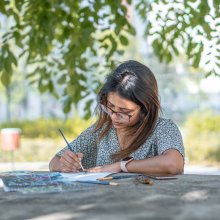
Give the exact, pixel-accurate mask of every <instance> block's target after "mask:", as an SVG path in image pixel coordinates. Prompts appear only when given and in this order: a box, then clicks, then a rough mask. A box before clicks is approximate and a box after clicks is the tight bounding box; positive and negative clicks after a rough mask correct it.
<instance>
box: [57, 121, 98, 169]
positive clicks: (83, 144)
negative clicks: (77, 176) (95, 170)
mask: <svg viewBox="0 0 220 220" xmlns="http://www.w3.org/2000/svg"><path fill="white" fill-rule="evenodd" d="M97 139H98V134H97V132H95V131H94V125H92V126H90V127H89V128H87V129H86V130H85V131H83V132H82V133H81V134H80V135H79V136H78V137H77V138H76V139H75V140H73V141H72V142H71V143H70V148H71V149H70V150H71V151H72V152H74V153H79V152H80V153H83V154H84V157H83V160H82V164H83V166H84V167H85V168H90V167H94V166H95V165H96V158H97ZM68 149H69V148H68V146H66V147H64V148H63V149H62V150H60V151H59V152H58V153H57V154H56V155H57V156H61V155H62V154H63V153H64V151H65V150H68Z"/></svg>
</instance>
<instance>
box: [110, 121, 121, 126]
mask: <svg viewBox="0 0 220 220" xmlns="http://www.w3.org/2000/svg"><path fill="white" fill-rule="evenodd" d="M112 124H113V125H116V126H119V125H121V123H119V122H114V121H113V122H112Z"/></svg>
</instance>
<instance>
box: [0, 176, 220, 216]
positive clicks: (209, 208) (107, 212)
mask: <svg viewBox="0 0 220 220" xmlns="http://www.w3.org/2000/svg"><path fill="white" fill-rule="evenodd" d="M113 181H114V182H118V183H119V185H117V186H110V185H107V186H104V185H95V187H92V188H91V189H89V190H88V189H87V190H81V191H77V192H76V191H73V192H61V193H45V194H21V193H18V192H10V193H5V192H3V189H2V188H0V219H1V220H4V219H16V220H18V219H90V220H91V219H105V220H106V219H107V220H108V219H115V220H116V219H120V220H121V219H126V220H127V219H155V220H160V219H169V220H172V219H178V220H181V219H199V220H202V219H206V220H207V219H219V213H220V203H219V201H220V176H214V175H187V174H185V175H179V176H178V178H177V179H174V180H153V183H154V184H153V185H147V184H139V183H138V184H137V182H136V181H135V180H134V178H128V179H119V180H113Z"/></svg>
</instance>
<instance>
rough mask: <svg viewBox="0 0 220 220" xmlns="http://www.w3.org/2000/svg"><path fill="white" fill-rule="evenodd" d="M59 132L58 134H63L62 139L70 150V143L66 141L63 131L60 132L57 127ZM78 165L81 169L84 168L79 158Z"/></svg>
mask: <svg viewBox="0 0 220 220" xmlns="http://www.w3.org/2000/svg"><path fill="white" fill-rule="evenodd" d="M59 132H60V134H61V135H62V136H63V139H64V140H65V142H66V144H67V146H68V148H69V150H71V147H70V144H69V142H68V141H67V139H66V138H65V136H64V134H63V132H62V131H61V130H60V129H59ZM79 165H80V167H81V169H82V171H85V169H84V167H83V165H82V162H81V158H80V162H79Z"/></svg>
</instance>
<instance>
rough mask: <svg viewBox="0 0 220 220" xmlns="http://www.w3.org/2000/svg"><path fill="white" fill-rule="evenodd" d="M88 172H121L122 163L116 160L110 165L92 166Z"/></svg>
mask: <svg viewBox="0 0 220 220" xmlns="http://www.w3.org/2000/svg"><path fill="white" fill-rule="evenodd" d="M86 171H88V172H112V173H119V172H121V167H120V163H119V162H116V163H113V164H109V165H104V166H99V167H92V168H90V169H87V170H86Z"/></svg>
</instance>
